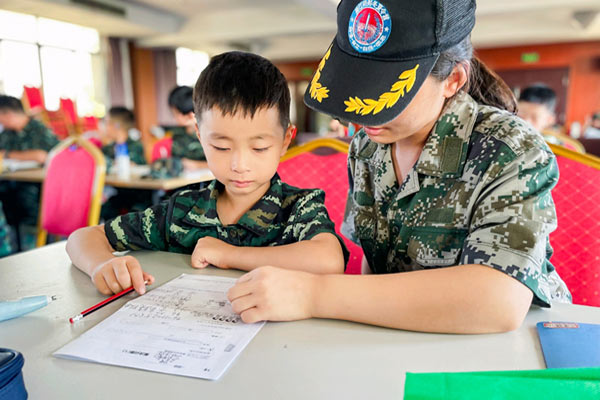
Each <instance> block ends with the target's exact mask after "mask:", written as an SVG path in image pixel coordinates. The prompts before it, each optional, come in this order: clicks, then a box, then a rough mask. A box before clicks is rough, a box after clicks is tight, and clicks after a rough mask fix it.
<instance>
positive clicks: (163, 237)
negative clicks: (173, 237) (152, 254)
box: [104, 200, 169, 251]
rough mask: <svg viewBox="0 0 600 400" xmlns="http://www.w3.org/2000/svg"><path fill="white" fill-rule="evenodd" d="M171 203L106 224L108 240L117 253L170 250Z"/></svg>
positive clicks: (123, 216)
mask: <svg viewBox="0 0 600 400" xmlns="http://www.w3.org/2000/svg"><path fill="white" fill-rule="evenodd" d="M168 209H169V201H168V200H167V201H164V202H162V203H160V204H158V205H156V206H152V207H150V208H147V209H145V210H144V211H140V212H132V213H129V214H125V215H120V216H118V217H116V218H113V219H111V220H108V221H107V222H106V223H105V224H104V231H105V233H106V238H107V239H108V241H109V243H110V244H111V246H112V247H113V249H115V250H117V251H125V250H160V251H166V250H168V242H167V229H168V215H167V214H168Z"/></svg>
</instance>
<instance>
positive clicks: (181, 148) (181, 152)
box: [171, 126, 206, 161]
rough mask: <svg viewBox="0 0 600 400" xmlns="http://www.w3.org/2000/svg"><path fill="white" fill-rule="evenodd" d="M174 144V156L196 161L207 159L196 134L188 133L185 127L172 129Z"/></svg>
mask: <svg viewBox="0 0 600 400" xmlns="http://www.w3.org/2000/svg"><path fill="white" fill-rule="evenodd" d="M171 132H172V133H173V136H172V138H173V144H172V147H171V156H172V157H174V158H188V159H190V160H195V161H205V160H206V156H205V155H204V149H203V148H202V145H201V144H200V141H199V140H198V138H197V137H196V135H190V134H189V133H187V131H186V129H185V127H183V126H182V127H175V128H173V129H171Z"/></svg>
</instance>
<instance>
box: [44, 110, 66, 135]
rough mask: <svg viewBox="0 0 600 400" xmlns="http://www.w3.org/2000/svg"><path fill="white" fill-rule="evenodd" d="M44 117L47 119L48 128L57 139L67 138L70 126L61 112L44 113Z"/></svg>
mask: <svg viewBox="0 0 600 400" xmlns="http://www.w3.org/2000/svg"><path fill="white" fill-rule="evenodd" d="M45 115H46V117H47V124H48V126H49V127H50V129H51V130H52V132H54V134H55V135H56V136H57V137H58V138H59V139H64V138H66V137H67V136H69V134H70V133H71V127H72V124H70V123H69V121H68V120H67V117H65V114H64V113H63V112H62V110H58V111H45Z"/></svg>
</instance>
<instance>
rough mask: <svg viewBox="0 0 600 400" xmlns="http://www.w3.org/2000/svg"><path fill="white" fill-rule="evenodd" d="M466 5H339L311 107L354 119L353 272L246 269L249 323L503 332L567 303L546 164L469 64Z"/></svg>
mask: <svg viewBox="0 0 600 400" xmlns="http://www.w3.org/2000/svg"><path fill="white" fill-rule="evenodd" d="M474 24H475V1H474V0H459V1H457V0H453V1H436V0H423V1H419V2H415V1H411V0H396V1H391V0H390V1H384V0H381V1H375V0H365V1H356V0H354V1H352V0H343V1H342V2H341V3H340V5H339V7H338V33H337V36H336V38H335V40H334V41H333V43H332V45H331V47H330V48H329V50H328V51H327V52H326V54H325V56H324V58H323V60H322V61H321V63H320V64H319V68H318V70H317V72H316V74H315V76H314V77H313V80H312V81H311V84H310V85H309V88H308V90H307V92H306V95H305V102H306V103H307V105H308V106H310V107H312V108H314V109H315V110H317V111H320V112H324V113H327V114H330V115H332V116H333V117H335V118H339V119H342V120H347V121H351V122H353V123H356V124H359V125H362V126H364V128H363V129H362V130H361V131H360V132H359V133H358V134H357V135H356V137H355V138H354V140H353V142H352V144H351V148H350V154H349V158H348V167H349V177H350V191H349V195H348V203H347V207H346V216H345V221H344V225H343V227H342V232H343V233H344V234H345V235H346V236H347V237H349V238H351V239H352V240H354V241H355V242H357V243H358V244H360V245H361V246H362V248H363V250H364V254H365V259H364V260H363V270H364V272H373V274H369V275H362V276H334V275H326V276H315V275H311V274H306V273H299V272H290V271H284V270H279V269H275V268H268V267H267V268H262V269H258V270H255V271H253V272H251V273H249V274H247V275H245V276H243V277H242V278H240V280H239V282H238V284H237V285H236V286H234V287H233V288H232V289H231V291H230V293H229V297H230V300H231V301H232V305H233V308H234V310H235V311H236V312H239V313H240V314H241V316H242V318H243V319H244V321H248V322H252V321H256V320H265V319H269V320H291V319H300V318H309V317H322V318H337V319H346V320H352V321H358V322H363V323H368V324H375V325H381V326H387V327H393V328H399V329H408V330H416V331H426V332H453V333H484V332H503V331H509V330H513V329H516V328H517V327H519V326H520V325H521V323H522V321H523V318H524V317H525V314H526V313H527V311H528V309H529V307H530V305H531V304H532V303H533V304H536V305H540V306H543V307H549V306H550V304H551V302H553V301H561V302H570V299H571V297H570V294H569V292H568V290H567V288H566V286H565V284H564V283H563V281H562V280H561V279H560V277H559V276H558V275H557V273H556V271H555V269H554V267H553V266H552V264H551V263H550V261H549V258H550V256H551V254H552V249H551V247H550V245H549V241H548V235H549V234H550V232H551V231H552V230H554V228H555V227H556V215H555V210H554V204H553V201H552V197H551V193H550V190H551V189H552V188H553V187H554V185H555V184H556V182H557V179H558V170H557V166H556V161H555V158H554V156H553V154H552V153H551V151H550V150H549V149H548V147H547V146H546V145H545V144H544V141H543V139H542V138H541V136H540V134H539V133H538V132H536V131H534V130H533V129H532V128H531V127H530V126H529V125H527V124H526V123H525V122H523V121H522V120H520V119H519V118H518V117H516V116H515V115H514V113H515V111H516V101H515V99H514V97H513V95H512V93H511V92H510V90H509V88H508V87H507V86H506V85H505V84H504V83H503V82H502V81H501V80H500V79H499V78H498V77H497V76H496V75H495V74H494V73H492V72H491V71H490V70H488V69H487V68H486V67H485V66H484V65H483V64H482V63H481V62H480V61H479V60H477V59H476V58H474V57H473V48H472V45H471V42H470V33H471V30H472V28H473V26H474Z"/></svg>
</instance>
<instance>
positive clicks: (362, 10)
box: [348, 0, 392, 53]
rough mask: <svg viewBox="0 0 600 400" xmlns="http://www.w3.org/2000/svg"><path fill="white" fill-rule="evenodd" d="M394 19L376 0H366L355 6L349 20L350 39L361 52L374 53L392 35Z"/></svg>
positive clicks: (353, 45)
mask: <svg viewBox="0 0 600 400" xmlns="http://www.w3.org/2000/svg"><path fill="white" fill-rule="evenodd" d="M391 32H392V19H391V17H390V13H389V12H388V10H387V8H385V6H384V5H383V4H381V3H380V2H378V1H376V0H364V1H361V2H360V3H358V4H357V5H356V7H354V11H353V12H352V15H351V16H350V20H349V21H348V39H349V41H350V44H351V45H352V47H353V48H354V49H355V50H356V51H358V52H359V53H372V52H374V51H375V50H377V49H379V48H380V47H381V46H383V44H384V43H385V42H386V41H387V40H388V38H389V37H390V33H391Z"/></svg>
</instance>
